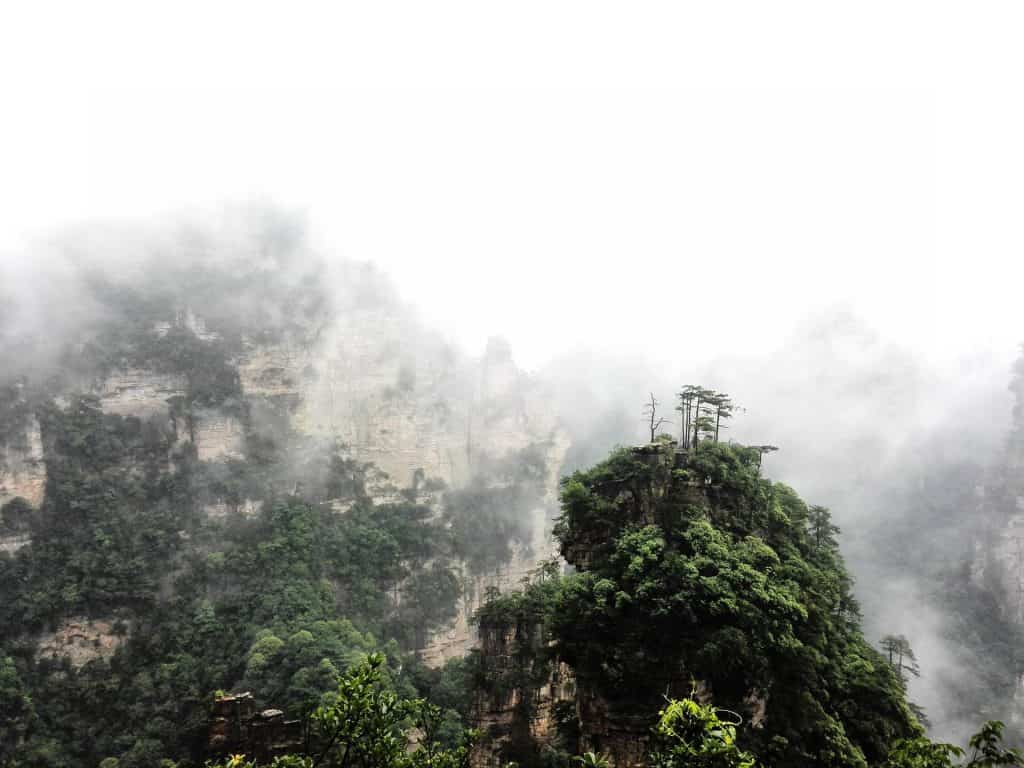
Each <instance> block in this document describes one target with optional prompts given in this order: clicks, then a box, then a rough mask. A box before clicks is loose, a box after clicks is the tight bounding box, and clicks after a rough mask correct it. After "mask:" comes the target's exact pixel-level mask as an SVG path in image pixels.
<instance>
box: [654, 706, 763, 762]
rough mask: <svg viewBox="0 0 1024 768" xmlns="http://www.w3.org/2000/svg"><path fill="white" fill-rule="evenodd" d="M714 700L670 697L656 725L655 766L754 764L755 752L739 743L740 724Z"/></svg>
mask: <svg viewBox="0 0 1024 768" xmlns="http://www.w3.org/2000/svg"><path fill="white" fill-rule="evenodd" d="M720 711H721V710H716V709H715V708H714V707H713V706H711V705H710V704H701V703H699V702H697V701H694V700H693V699H692V698H687V699H682V700H669V702H668V704H667V705H666V706H665V708H664V709H662V710H661V712H659V713H658V724H657V725H656V726H655V727H654V740H653V741H654V745H653V749H652V751H651V760H650V765H651V768H754V765H755V761H754V756H753V755H751V754H750V753H749V752H744V751H743V750H742V749H740V748H739V747H738V746H736V725H735V724H734V723H730V722H728V721H726V720H723V719H722V718H721V717H720V716H719V712H720Z"/></svg>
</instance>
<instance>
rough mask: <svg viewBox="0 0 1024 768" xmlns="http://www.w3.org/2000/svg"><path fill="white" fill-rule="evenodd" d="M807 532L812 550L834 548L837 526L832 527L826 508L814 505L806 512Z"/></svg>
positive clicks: (830, 515)
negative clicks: (812, 545)
mask: <svg viewBox="0 0 1024 768" xmlns="http://www.w3.org/2000/svg"><path fill="white" fill-rule="evenodd" d="M807 532H808V533H809V534H810V536H811V541H812V542H813V543H814V548H815V549H816V550H818V551H821V549H822V548H824V547H828V548H833V549H834V548H835V547H836V546H837V545H836V539H835V537H836V535H838V534H839V532H840V531H839V526H838V525H833V523H832V513H831V512H829V511H828V507H822V506H818V505H814V506H812V507H810V508H808V510H807Z"/></svg>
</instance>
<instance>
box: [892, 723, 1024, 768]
mask: <svg viewBox="0 0 1024 768" xmlns="http://www.w3.org/2000/svg"><path fill="white" fill-rule="evenodd" d="M1004 727H1005V726H1004V725H1003V723H1002V722H1000V721H999V720H989V721H988V722H987V723H985V724H984V725H983V726H981V730H979V731H978V732H977V733H976V734H974V735H973V736H971V739H970V741H969V742H968V747H969V748H970V749H971V757H970V759H968V761H967V762H966V763H963V764H960V763H954V762H953V759H954V758H962V757H964V755H965V754H966V753H965V752H964V750H963V749H961V748H960V747H958V746H956V745H955V744H944V743H939V742H931V741H929V740H928V739H927V738H925V737H924V736H918V737H917V738H914V739H906V740H903V741H900V742H898V743H897V744H896V745H895V746H894V747H893V748H892V750H891V751H890V752H889V757H888V759H887V760H886V761H885V764H884V765H883V767H882V768H957V767H958V766H962V768H993V767H994V766H999V765H1024V754H1022V753H1021V752H1020V751H1019V750H1016V749H1007V748H1005V747H1004V746H1003V728H1004Z"/></svg>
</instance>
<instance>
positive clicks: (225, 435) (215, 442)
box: [192, 409, 245, 461]
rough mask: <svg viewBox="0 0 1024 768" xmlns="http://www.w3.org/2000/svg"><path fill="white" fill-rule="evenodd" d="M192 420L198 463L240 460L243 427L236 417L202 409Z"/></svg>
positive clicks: (243, 433)
mask: <svg viewBox="0 0 1024 768" xmlns="http://www.w3.org/2000/svg"><path fill="white" fill-rule="evenodd" d="M193 419H194V425H193V427H192V434H193V436H194V439H195V445H196V454H197V456H198V457H199V460H200V461H222V460H224V459H241V458H242V452H243V447H244V446H243V443H244V440H245V427H244V426H243V425H242V423H241V422H240V421H239V420H238V419H237V418H236V417H234V416H228V415H225V414H222V413H218V412H217V411H213V410H208V409H204V410H201V411H199V412H198V413H196V414H195V416H194V417H193Z"/></svg>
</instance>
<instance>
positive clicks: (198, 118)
mask: <svg viewBox="0 0 1024 768" xmlns="http://www.w3.org/2000/svg"><path fill="white" fill-rule="evenodd" d="M1022 22H1024V5H1021V4H1020V3H984V4H981V3H957V4H948V3H940V2H920V3H910V2H907V3H899V2H895V3H894V2H884V3H864V2H861V3H856V4H852V3H850V4H838V3H823V2H820V0H816V1H815V2H807V3H764V2H754V3H706V2H702V3H692V4H688V3H665V4H659V3H614V4H613V3H604V2H581V3H558V2H543V3H530V2H525V3H524V2H517V3H501V4H499V3H488V2H479V1H478V2H472V3H462V4H437V3H410V4H393V3H358V4H357V3H331V4H328V3H324V4H307V3H297V2H289V3H283V2H282V3H277V4H263V3H256V2H244V3H243V2H238V3H233V2H218V3H210V2H207V3H189V2H184V3H183V2H178V3H173V4H164V3H162V4H155V3H146V2H139V1H138V0H136V1H135V2H125V3H102V2H98V3H67V4H60V3H45V2H35V3H7V4H4V5H3V6H2V9H0V85H2V89H3V90H2V93H0V96H2V101H0V248H2V249H3V250H4V251H6V253H7V254H8V256H7V258H11V257H13V258H29V257H28V256H27V255H26V254H27V253H29V250H28V249H27V248H25V247H24V243H25V242H26V241H27V240H30V239H31V238H35V237H40V236H45V235H46V234H47V233H48V232H52V231H53V230H54V228H55V227H57V226H59V225H62V224H64V223H68V222H79V221H83V220H86V221H88V220H91V219H94V218H124V217H142V218H150V217H160V216H163V215H166V213H167V212H169V211H170V212H174V211H177V210H179V209H182V208H188V207H191V208H200V209H202V208H207V207H210V206H213V207H216V206H218V205H221V204H224V203H225V202H236V203H237V202H245V201H251V200H261V201H263V200H269V201H272V202H277V203H280V204H282V205H284V206H286V207H291V208H296V209H299V210H301V211H304V212H305V213H306V215H307V217H308V220H309V222H310V224H311V225H312V228H313V230H314V232H315V233H316V235H317V237H318V240H319V241H320V242H321V243H322V244H323V247H324V250H325V251H326V252H329V253H334V254H338V255H341V256H345V257H349V258H355V259H370V260H373V261H376V262H378V263H379V264H380V265H381V266H382V267H383V268H384V269H385V270H386V271H388V272H389V273H390V274H391V275H392V276H393V277H394V278H395V279H396V280H397V281H398V283H399V286H400V288H401V289H402V292H403V294H404V295H405V296H406V297H407V298H409V299H411V300H412V301H414V302H415V303H416V304H417V305H418V306H419V307H420V309H421V311H422V314H423V315H424V316H425V318H426V319H427V321H428V322H430V323H432V324H434V325H435V326H437V327H439V328H440V329H441V330H442V331H444V332H446V333H448V334H450V335H451V336H453V337H455V338H456V339H457V340H459V341H461V342H462V343H463V344H464V345H465V346H466V347H467V348H468V349H469V350H470V351H479V349H480V348H481V346H482V344H483V343H484V340H485V339H486V338H487V337H488V336H490V335H492V334H502V335H505V336H506V337H508V338H509V339H510V341H511V342H512V344H513V348H514V349H515V351H516V356H517V358H518V359H519V360H520V361H521V362H524V363H525V364H526V365H528V366H539V365H541V364H543V363H544V361H545V360H546V359H548V358H549V357H550V356H552V355H554V354H556V353H558V352H559V351H562V350H564V349H566V348H568V347H571V346H574V345H587V344H589V345H597V346H602V347H605V348H610V349H615V350H623V349H630V348H633V349H634V350H636V351H639V352H642V353H645V354H648V355H650V356H651V357H653V358H655V359H664V360H669V359H673V358H677V357H678V356H680V355H681V354H684V353H683V352H681V351H680V347H681V346H682V342H681V340H680V335H679V330H680V328H685V329H687V330H693V329H694V328H695V327H696V326H698V325H699V326H700V328H701V329H702V331H701V333H700V334H697V333H688V334H687V341H686V346H687V350H686V352H685V355H686V356H687V357H691V358H692V357H693V356H694V355H698V354H704V353H710V352H711V350H713V349H717V350H722V349H726V350H729V352H730V353H735V354H742V353H745V352H756V351H763V350H765V349H770V348H773V347H775V346H777V345H778V344H779V339H780V338H781V337H783V336H784V335H785V334H786V333H787V332H788V331H789V329H790V328H791V327H792V325H793V324H794V323H796V322H798V321H800V320H801V319H803V318H805V317H806V316H808V315H809V314H811V313H814V312H816V311H818V310H820V309H822V308H826V307H829V306H832V305H835V304H842V305H846V306H850V307H853V308H854V310H855V311H857V312H859V313H860V314H862V315H863V316H864V317H865V318H866V319H867V321H868V322H869V323H870V324H871V325H873V326H874V327H876V328H879V329H881V330H882V332H883V334H884V335H885V336H886V337H887V338H892V339H893V340H895V341H899V342H907V343H911V344H913V345H914V347H915V348H916V349H919V350H920V351H921V354H922V355H923V356H926V357H927V358H929V359H932V360H936V361H939V360H946V359H949V358H952V357H958V356H961V355H963V354H968V353H971V354H973V353H977V352H978V350H982V351H984V352H991V354H992V355H994V356H995V357H996V358H997V359H999V360H1003V359H1008V358H1009V357H1011V356H1012V355H1013V354H1014V353H1015V351H1016V350H1015V345H1016V344H1017V342H1018V341H1020V340H1022V339H1024V317H1022V314H1024V313H1022V312H1021V309H1020V308H1021V306H1022V297H1024V280H1022V277H1024V259H1022V252H1024V250H1022V245H1024V228H1022V221H1024V218H1022V215H1021V214H1022V211H1024V98H1022V97H1024V92H1022V91H1024V88H1022V86H1024V46H1022V45H1021V44H1020V40H1021V37H1022V32H1024V24H1022ZM684 288H686V289H687V292H686V296H687V298H686V301H687V305H686V307H685V308H684V307H683V306H682V305H681V303H680V296H681V295H682V292H683V290H684ZM688 318H693V319H688Z"/></svg>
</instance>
